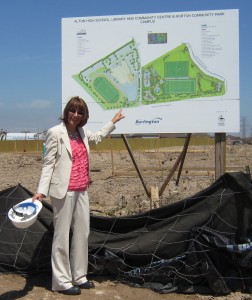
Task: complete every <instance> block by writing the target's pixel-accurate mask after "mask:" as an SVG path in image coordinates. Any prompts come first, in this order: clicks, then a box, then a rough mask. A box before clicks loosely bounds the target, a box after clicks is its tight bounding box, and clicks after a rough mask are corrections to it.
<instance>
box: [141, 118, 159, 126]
mask: <svg viewBox="0 0 252 300" xmlns="http://www.w3.org/2000/svg"><path fill="white" fill-rule="evenodd" d="M161 121H162V118H154V119H152V120H145V119H144V120H143V119H140V120H136V125H142V124H143V125H145V124H149V125H152V124H159V123H160V122H161Z"/></svg>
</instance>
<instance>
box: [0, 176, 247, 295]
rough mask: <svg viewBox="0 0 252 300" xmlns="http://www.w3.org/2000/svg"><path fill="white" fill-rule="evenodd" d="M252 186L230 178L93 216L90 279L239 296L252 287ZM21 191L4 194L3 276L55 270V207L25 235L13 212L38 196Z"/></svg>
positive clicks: (0, 225) (0, 195) (0, 217)
mask: <svg viewBox="0 0 252 300" xmlns="http://www.w3.org/2000/svg"><path fill="white" fill-rule="evenodd" d="M251 191H252V183H251V180H250V178H249V177H248V176H247V175H246V174H244V173H242V172H239V173H226V174H224V175H223V176H222V177H220V178H219V179H218V180H217V181H216V182H214V183H213V184H212V185H211V186H210V187H208V188H207V189H205V190H203V191H201V192H199V193H198V194H196V195H194V196H192V197H190V198H186V199H184V200H182V201H179V202H177V203H174V204H172V205H167V206H163V207H161V208H159V209H154V210H150V211H147V212H145V213H142V214H138V215H131V216H126V217H120V218H119V217H118V218H110V217H96V216H92V215H91V233H90V239H89V273H90V274H93V275H94V276H95V275H102V276H108V277H110V278H113V279H116V280H117V281H120V282H124V283H127V284H129V285H131V286H136V287H147V288H150V289H152V290H155V291H157V292H159V293H169V292H180V293H195V292H213V293H215V294H228V293H230V292H231V291H241V292H250V290H251V287H252V268H251V264H252V259H251V257H252V251H251V249H252V228H251V221H252V193H251ZM31 195H32V194H31V192H29V191H28V190H27V189H25V188H24V187H22V186H21V185H18V186H16V187H12V188H9V189H6V190H4V191H2V192H0V253H1V255H0V272H8V273H10V272H13V273H20V274H22V275H25V276H29V275H32V274H35V273H40V272H45V271H48V272H50V271H51V264H50V256H51V243H52V237H53V225H52V209H51V206H50V205H49V204H48V203H46V202H43V209H42V210H41V212H40V214H39V216H38V219H37V221H36V222H35V223H34V224H33V225H32V226H31V227H29V228H28V229H17V228H15V227H14V226H13V225H12V223H11V221H10V220H9V219H8V217H7V214H8V211H9V209H10V208H11V207H12V206H13V205H14V204H16V203H18V202H20V201H22V200H24V199H26V198H30V197H31Z"/></svg>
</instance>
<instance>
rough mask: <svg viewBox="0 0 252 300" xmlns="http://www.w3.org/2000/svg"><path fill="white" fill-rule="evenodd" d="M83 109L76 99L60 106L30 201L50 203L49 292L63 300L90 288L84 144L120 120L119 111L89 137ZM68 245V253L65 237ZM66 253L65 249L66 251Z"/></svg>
mask: <svg viewBox="0 0 252 300" xmlns="http://www.w3.org/2000/svg"><path fill="white" fill-rule="evenodd" d="M88 118H89V112H88V107H87V105H86V103H85V101H84V100H83V99H81V98H80V97H73V98H71V99H70V100H69V102H68V103H67V105H66V106H65V109H64V112H63V117H62V118H61V120H62V123H61V124H60V125H57V126H54V127H52V128H50V129H49V130H48V132H47V137H46V153H45V157H44V162H43V166H42V172H41V178H40V182H39V185H38V189H37V193H36V194H35V195H34V196H33V200H35V199H37V200H40V201H42V199H43V198H44V197H46V195H49V196H50V198H51V203H52V208H53V213H54V218H53V223H54V237H53V244H52V258H51V260H52V290H53V291H58V292H60V293H63V294H65V295H79V294H80V293H81V289H89V288H93V287H94V284H93V282H91V281H88V280H87V278H86V275H87V270H88V235H89V224H90V215H89V200H88V194H87V188H88V185H89V144H88V142H94V143H98V142H100V141H101V140H102V139H103V138H104V137H106V136H107V135H109V134H110V133H111V132H112V131H113V130H114V129H115V125H114V124H115V123H116V122H118V121H120V120H121V119H123V118H124V115H123V114H122V113H121V111H119V112H118V113H117V114H116V115H115V116H114V118H113V119H112V120H111V121H110V122H109V123H108V124H106V125H105V126H104V127H103V128H102V129H101V130H100V131H98V132H96V133H92V132H91V131H89V130H87V129H86V127H85V126H84V125H86V123H87V121H88ZM70 228H71V229H72V232H73V235H72V242H71V246H70V247H69V231H70ZM69 248H70V249H69Z"/></svg>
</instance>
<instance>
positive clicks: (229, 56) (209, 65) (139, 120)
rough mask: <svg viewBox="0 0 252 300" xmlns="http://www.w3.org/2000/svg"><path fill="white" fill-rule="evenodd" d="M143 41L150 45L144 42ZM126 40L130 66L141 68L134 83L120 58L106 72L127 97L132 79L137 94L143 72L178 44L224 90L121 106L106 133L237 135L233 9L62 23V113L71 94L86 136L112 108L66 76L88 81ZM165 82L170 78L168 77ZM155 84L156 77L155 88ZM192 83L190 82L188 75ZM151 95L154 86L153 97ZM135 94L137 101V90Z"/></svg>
mask: <svg viewBox="0 0 252 300" xmlns="http://www.w3.org/2000/svg"><path fill="white" fill-rule="evenodd" d="M156 33H158V34H160V33H161V34H160V35H158V34H156ZM151 34H153V35H151ZM149 37H151V38H153V40H151V41H150V40H148V38H149ZM132 40H133V41H134V43H135V46H136V48H137V51H138V54H137V55H138V56H137V63H138V64H139V65H140V66H141V70H142V71H141V74H140V76H139V78H138V77H137V76H138V74H133V73H132V72H129V73H131V74H130V75H129V76H128V75H127V74H126V76H125V74H124V72H125V69H129V68H130V67H128V63H129V62H128V61H127V60H126V63H122V62H120V66H119V67H117V68H114V69H113V71H112V75H113V76H114V78H116V79H117V81H120V83H123V84H124V88H125V86H126V84H128V90H127V93H128V94H127V96H128V97H129V98H130V96H132V94H134V91H135V90H134V89H136V85H134V84H136V82H137V81H136V79H137V80H138V81H140V82H141V83H140V84H139V86H140V87H138V88H139V89H140V88H142V89H143V87H142V86H143V84H144V80H145V78H144V75H143V73H144V71H143V70H144V68H145V67H146V66H148V65H150V63H151V62H153V61H155V60H156V59H158V58H160V57H163V56H164V55H165V54H168V55H170V54H171V53H172V51H173V50H174V49H177V47H179V46H180V45H181V44H184V45H187V49H188V51H189V52H190V57H191V59H192V61H193V63H195V65H197V66H198V67H199V68H200V69H201V71H202V72H203V73H204V74H205V75H208V76H212V77H214V78H217V79H218V80H220V81H221V82H222V83H223V84H224V87H225V92H224V93H223V94H221V95H218V93H217V94H216V95H213V96H205V95H204V96H198V95H197V96H196V97H194V96H193V95H192V94H191V93H190V92H189V93H188V98H186V96H183V97H184V99H183V100H179V101H170V102H167V101H166V102H158V101H156V102H155V101H153V102H151V101H150V102H149V104H148V105H146V102H145V104H143V105H135V106H134V105H133V107H130V105H128V106H127V107H123V113H124V115H125V116H126V119H125V120H124V121H122V122H119V123H118V125H117V129H116V131H115V132H114V133H116V134H136V133H139V134H148V133H188V132H190V133H200V132H215V133H218V132H219V133H221V132H239V131H240V96H239V11H238V10H237V9H232V10H216V11H194V12H177V13H157V14H137V15H119V16H99V17H98V16H97V17H81V18H80V17H78V18H63V19H62V109H63V108H64V106H65V104H66V102H67V101H68V100H69V99H70V98H71V97H72V96H76V95H78V96H80V97H82V98H83V99H85V100H86V102H87V103H88V106H89V110H90V120H89V125H88V127H89V128H90V129H91V130H93V131H96V130H99V129H100V127H101V126H102V125H103V124H104V123H106V122H107V121H108V120H109V119H111V118H112V117H113V115H114V114H115V113H116V112H117V111H118V108H120V106H118V107H117V106H116V105H115V107H112V108H111V107H109V109H108V108H107V109H106V107H105V108H104V106H103V107H102V106H101V105H100V104H99V103H98V101H97V99H95V97H94V95H92V92H90V91H89V90H88V89H85V88H83V86H82V85H81V84H80V82H77V81H76V79H74V75H76V74H81V75H82V76H83V77H82V78H84V77H85V76H87V77H88V76H89V74H90V73H91V69H92V68H94V69H95V68H97V70H98V63H99V64H100V65H101V63H103V62H104V61H103V60H104V59H106V58H108V57H109V59H110V58H111V57H112V55H114V54H116V55H118V53H119V52H118V49H120V47H122V46H123V45H127V44H128V43H129V41H132ZM123 49H125V48H123ZM178 60H179V59H178ZM192 61H190V62H189V64H191V63H192ZM106 63H108V60H107V61H106ZM112 63H115V62H112ZM100 65H99V66H100ZM142 68H143V69H142ZM178 68H179V67H178ZM189 68H190V67H189ZM97 70H96V71H97ZM145 70H146V68H145ZM120 72H121V73H120ZM148 72H149V71H148ZM175 72H176V69H175ZM166 74H167V73H166ZM173 74H174V73H173ZM183 74H187V75H183ZM165 76H167V75H165ZM168 76H172V75H171V74H170V75H168ZM178 76H180V78H179V79H181V78H182V77H183V76H185V77H186V76H188V73H183V72H182V73H180V74H179V75H178ZM90 78H91V77H90ZM88 79H89V78H87V80H88ZM172 79H174V78H171V77H170V78H169V80H172ZM176 79H177V78H176ZM182 79H183V78H182ZM187 79H188V78H186V80H187ZM134 80H135V81H134ZM165 80H167V78H165ZM163 81H164V80H163V78H162V81H161V80H160V81H159V82H163ZM194 81H195V82H196V84H197V78H196V77H195V78H194ZM152 84H153V83H152ZM153 85H154V84H153ZM209 89H211V87H209ZM125 91H126V90H125ZM158 92H159V90H158V85H157V95H158ZM210 92H211V91H210ZM185 93H186V92H185ZM140 94H141V96H140V98H141V97H142V95H143V91H142V90H141V93H140ZM132 97H133V96H132ZM157 98H158V97H157ZM152 99H154V97H152ZM152 99H151V100H152ZM140 100H141V99H140ZM140 103H142V102H141V101H140Z"/></svg>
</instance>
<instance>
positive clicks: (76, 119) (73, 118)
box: [67, 108, 83, 127]
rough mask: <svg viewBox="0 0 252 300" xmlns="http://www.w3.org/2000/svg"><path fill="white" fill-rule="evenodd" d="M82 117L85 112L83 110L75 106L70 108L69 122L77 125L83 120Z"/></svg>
mask: <svg viewBox="0 0 252 300" xmlns="http://www.w3.org/2000/svg"><path fill="white" fill-rule="evenodd" d="M82 117H83V113H82V112H81V111H78V110H77V109H75V108H71V109H69V111H68V116H67V121H68V124H69V125H71V126H75V127H76V126H78V124H79V123H80V122H81V120H82Z"/></svg>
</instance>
